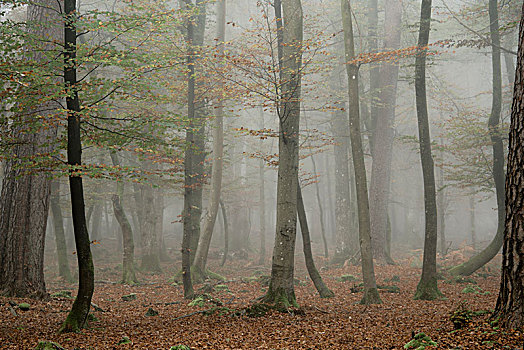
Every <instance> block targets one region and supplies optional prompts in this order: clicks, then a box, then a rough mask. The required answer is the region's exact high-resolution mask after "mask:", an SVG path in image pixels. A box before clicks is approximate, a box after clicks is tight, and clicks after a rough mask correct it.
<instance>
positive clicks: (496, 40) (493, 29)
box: [449, 0, 505, 276]
mask: <svg viewBox="0 0 524 350" xmlns="http://www.w3.org/2000/svg"><path fill="white" fill-rule="evenodd" d="M489 19H490V33H491V43H492V45H491V65H492V70H493V95H492V103H491V115H490V116H489V120H488V129H489V136H490V138H491V145H492V148H493V167H492V169H493V180H494V182H495V193H496V197H497V219H498V224H497V233H496V234H495V237H494V238H493V240H492V241H491V243H490V244H489V245H488V246H487V247H486V248H484V250H483V251H481V252H480V253H478V254H477V255H475V256H474V257H472V258H471V259H469V260H468V261H466V262H465V263H463V264H461V265H458V266H455V267H454V268H452V269H450V270H449V272H450V273H451V274H452V275H456V276H457V275H462V276H467V275H470V274H472V273H473V272H475V271H477V270H478V269H479V268H481V267H482V266H484V265H485V264H487V263H488V262H489V261H490V260H491V259H493V257H494V256H495V255H497V253H498V252H499V251H500V248H501V247H502V242H503V236H504V218H505V204H504V181H505V180H504V145H503V142H502V135H501V131H500V110H501V107H502V74H501V67H500V66H501V60H500V34H499V21H498V5H497V0H490V1H489Z"/></svg>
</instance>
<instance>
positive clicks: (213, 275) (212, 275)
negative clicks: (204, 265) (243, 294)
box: [206, 270, 227, 282]
mask: <svg viewBox="0 0 524 350" xmlns="http://www.w3.org/2000/svg"><path fill="white" fill-rule="evenodd" d="M206 273H207V276H208V277H209V278H211V279H214V280H217V281H222V282H225V281H227V278H225V277H224V276H222V275H220V274H218V273H216V272H213V271H209V270H207V271H206Z"/></svg>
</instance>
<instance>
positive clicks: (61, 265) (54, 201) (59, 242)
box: [50, 180, 73, 283]
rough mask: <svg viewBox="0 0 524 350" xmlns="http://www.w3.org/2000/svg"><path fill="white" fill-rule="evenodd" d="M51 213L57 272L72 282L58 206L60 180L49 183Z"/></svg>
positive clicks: (62, 220)
mask: <svg viewBox="0 0 524 350" xmlns="http://www.w3.org/2000/svg"><path fill="white" fill-rule="evenodd" d="M50 205H51V213H52V215H53V225H54V231H55V243H56V254H57V257H58V274H59V275H60V277H62V278H63V279H64V281H66V282H69V283H70V282H73V277H72V276H71V270H69V262H68V259H67V244H66V239H65V233H64V218H63V217H62V208H60V182H59V181H58V180H55V181H53V183H52V184H51V201H50Z"/></svg>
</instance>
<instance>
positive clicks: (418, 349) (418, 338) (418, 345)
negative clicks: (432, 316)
mask: <svg viewBox="0 0 524 350" xmlns="http://www.w3.org/2000/svg"><path fill="white" fill-rule="evenodd" d="M437 345H438V343H437V342H434V341H433V340H431V338H430V337H429V336H427V335H426V334H424V333H419V334H417V335H415V337H414V338H413V339H411V340H410V341H409V342H408V343H407V344H406V345H404V349H415V350H424V349H425V348H426V346H437Z"/></svg>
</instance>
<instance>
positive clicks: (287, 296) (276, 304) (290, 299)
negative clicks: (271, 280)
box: [262, 286, 299, 312]
mask: <svg viewBox="0 0 524 350" xmlns="http://www.w3.org/2000/svg"><path fill="white" fill-rule="evenodd" d="M262 300H263V302H264V303H266V304H269V305H271V306H272V307H273V308H274V309H275V310H277V311H280V312H287V311H288V309H289V308H291V307H294V308H298V307H299V306H298V304H297V299H296V297H295V292H294V291H285V290H284V289H282V288H280V289H277V290H273V289H272V288H271V286H270V287H269V290H268V292H267V293H266V295H265V296H264V298H263V299H262Z"/></svg>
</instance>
